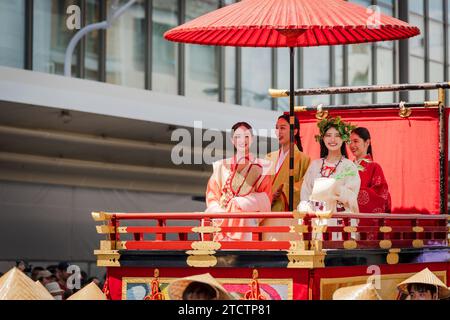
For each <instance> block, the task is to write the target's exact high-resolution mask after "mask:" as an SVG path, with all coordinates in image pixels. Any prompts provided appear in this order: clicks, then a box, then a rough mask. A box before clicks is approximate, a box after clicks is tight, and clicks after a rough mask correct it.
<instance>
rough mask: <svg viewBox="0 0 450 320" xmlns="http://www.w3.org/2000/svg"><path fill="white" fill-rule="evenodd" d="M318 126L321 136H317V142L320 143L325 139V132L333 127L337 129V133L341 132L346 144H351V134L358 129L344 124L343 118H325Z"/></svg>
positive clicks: (349, 124) (346, 123)
mask: <svg viewBox="0 0 450 320" xmlns="http://www.w3.org/2000/svg"><path fill="white" fill-rule="evenodd" d="M317 126H318V127H319V132H320V134H319V135H316V136H315V138H316V141H317V142H320V140H322V139H323V137H324V136H325V132H327V131H328V129H330V128H331V127H334V128H336V130H337V131H339V134H340V135H341V138H342V140H343V141H344V142H347V143H348V142H350V133H351V131H352V130H353V129H356V126H354V125H352V124H351V123H349V122H344V121H342V120H341V117H339V116H338V117H336V118H325V119H322V120H321V121H319V122H318V123H317Z"/></svg>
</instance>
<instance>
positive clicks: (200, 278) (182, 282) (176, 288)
mask: <svg viewBox="0 0 450 320" xmlns="http://www.w3.org/2000/svg"><path fill="white" fill-rule="evenodd" d="M194 281H195V282H201V283H205V284H208V285H210V286H212V287H213V288H215V289H216V290H217V292H218V293H219V295H218V296H219V300H233V299H234V298H233V297H232V296H231V295H230V294H229V293H228V292H227V290H225V288H224V287H223V286H222V285H221V284H220V283H219V282H218V281H217V280H216V279H215V278H213V276H211V274H209V273H204V274H199V275H195V276H190V277H186V278H181V279H177V280H175V281H173V282H172V283H171V284H170V285H169V287H168V288H167V290H168V293H169V297H170V299H171V300H183V292H184V290H185V289H186V287H187V286H188V285H189V284H190V283H191V282H194Z"/></svg>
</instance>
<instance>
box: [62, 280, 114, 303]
mask: <svg viewBox="0 0 450 320" xmlns="http://www.w3.org/2000/svg"><path fill="white" fill-rule="evenodd" d="M67 300H107V299H106V296H105V294H104V293H103V292H102V290H100V288H99V287H98V286H97V285H96V284H95V283H94V282H91V283H89V284H88V285H87V286H85V287H84V288H82V289H81V290H80V291H77V292H76V293H74V294H73V295H71V296H70V297H69V298H68V299H67Z"/></svg>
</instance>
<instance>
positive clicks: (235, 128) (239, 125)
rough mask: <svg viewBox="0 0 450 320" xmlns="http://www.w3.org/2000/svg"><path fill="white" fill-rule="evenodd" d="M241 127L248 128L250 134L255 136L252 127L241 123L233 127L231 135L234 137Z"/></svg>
mask: <svg viewBox="0 0 450 320" xmlns="http://www.w3.org/2000/svg"><path fill="white" fill-rule="evenodd" d="M240 127H244V128H247V129H248V130H249V131H250V133H251V134H252V135H253V131H252V130H253V128H252V126H251V125H249V124H248V123H247V122H244V121H241V122H237V123H235V124H234V125H233V126H232V127H231V135H233V133H234V132H235V131H236V130H237V129H238V128H240Z"/></svg>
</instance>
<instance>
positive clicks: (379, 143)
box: [297, 109, 448, 214]
mask: <svg viewBox="0 0 450 320" xmlns="http://www.w3.org/2000/svg"><path fill="white" fill-rule="evenodd" d="M315 114H316V113H315V112H299V113H297V117H298V119H299V120H300V128H301V129H300V132H301V138H302V144H303V148H304V151H305V152H306V153H307V154H308V155H310V156H311V158H312V159H318V158H319V154H320V151H319V150H320V148H319V144H318V143H317V142H316V141H315V140H314V135H316V134H318V132H319V130H318V128H317V126H316V123H317V119H316V118H315ZM338 115H339V116H341V117H342V119H343V120H345V121H350V122H352V123H353V124H355V125H357V126H361V127H366V128H368V129H369V131H370V134H371V137H372V149H373V153H374V160H375V161H376V162H378V163H379V164H380V165H381V167H382V168H383V171H384V174H385V177H386V180H387V182H388V184H389V191H390V193H391V197H392V210H393V212H394V213H429V214H438V213H439V196H440V195H439V113H438V110H437V109H420V110H419V109H413V111H412V115H411V116H410V117H409V118H401V117H400V116H399V115H398V109H397V110H391V109H386V110H380V109H378V110H348V111H347V110H346V111H331V112H330V114H329V116H338ZM447 119H448V113H447V114H446V121H445V123H446V126H447V123H448V121H447ZM446 132H447V128H446ZM447 149H448V148H447V141H446V142H445V156H446V163H448V155H447V153H448V150H447ZM347 150H348V154H349V158H350V159H353V156H352V154H351V152H350V150H349V148H347ZM446 172H447V170H446ZM446 176H447V173H446Z"/></svg>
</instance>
